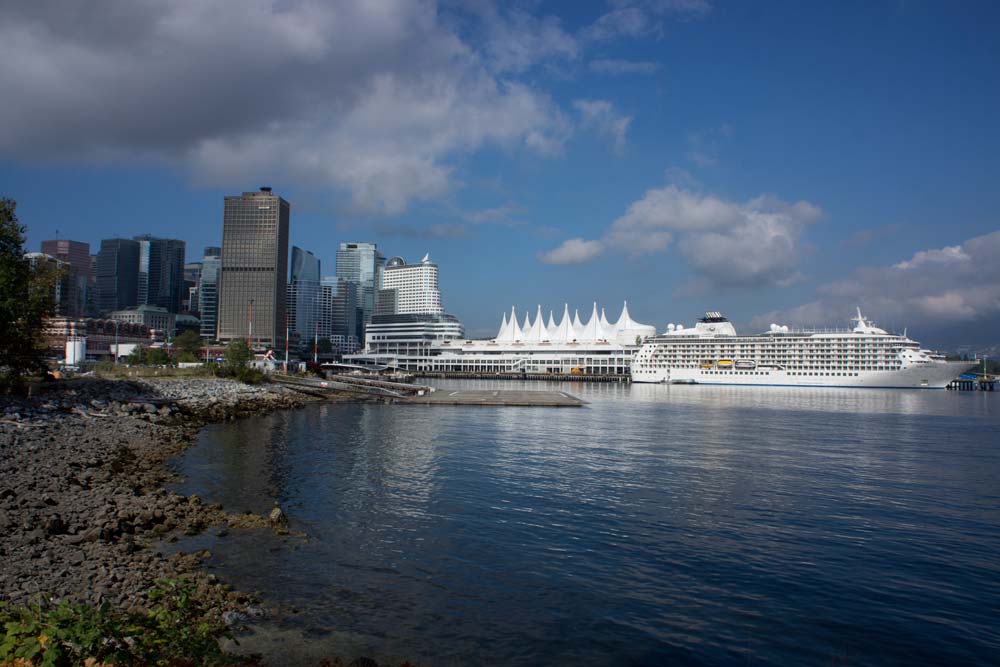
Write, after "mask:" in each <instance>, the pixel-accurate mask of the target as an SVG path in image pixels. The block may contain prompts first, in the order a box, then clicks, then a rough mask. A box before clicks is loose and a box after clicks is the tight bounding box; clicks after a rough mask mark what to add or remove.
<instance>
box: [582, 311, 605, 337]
mask: <svg viewBox="0 0 1000 667" xmlns="http://www.w3.org/2000/svg"><path fill="white" fill-rule="evenodd" d="M603 333H604V332H603V331H601V316H600V315H598V314H597V302H596V301H595V302H594V310H593V312H592V313H591V314H590V319H589V320H588V321H587V324H586V325H584V327H583V333H581V334H580V341H582V342H585V343H593V342H596V341H599V340H601V339H602V338H603V336H602V334H603Z"/></svg>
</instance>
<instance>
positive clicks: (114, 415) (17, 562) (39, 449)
mask: <svg viewBox="0 0 1000 667" xmlns="http://www.w3.org/2000/svg"><path fill="white" fill-rule="evenodd" d="M315 400H316V399H314V398H311V397H307V396H303V395H301V394H297V393H295V392H293V391H290V390H288V389H285V388H283V387H279V386H275V385H270V384H263V385H256V386H251V385H245V384H241V383H238V382H236V381H233V380H224V379H214V378H206V379H201V378H197V379H194V378H183V379H182V378H156V379H146V380H142V381H124V380H101V379H90V378H84V379H79V380H68V381H60V382H53V383H48V384H46V385H40V386H39V387H38V391H36V392H35V395H34V396H32V397H31V398H29V399H13V398H0V561H2V562H3V567H2V568H0V602H8V603H12V604H15V605H27V604H33V603H37V602H38V601H40V600H69V601H71V602H81V603H90V604H93V603H98V602H103V601H107V602H110V603H112V604H115V605H120V606H122V607H124V608H127V609H136V608H145V606H146V604H147V602H148V601H147V600H146V598H145V594H146V592H147V591H148V590H149V589H150V587H151V586H152V585H153V584H154V582H155V581H156V580H157V579H161V578H164V577H177V576H180V575H182V574H184V575H186V576H191V577H194V578H195V579H196V581H197V587H198V588H197V592H198V594H199V596H200V597H201V598H202V599H204V600H206V601H208V602H209V604H210V607H211V609H212V611H213V612H217V613H219V614H220V615H221V614H224V613H227V612H232V611H235V610H244V611H245V610H246V609H247V607H248V605H250V604H251V603H252V600H251V599H250V598H249V597H248V596H246V595H244V594H241V593H237V592H232V591H230V590H229V589H228V587H227V586H225V585H224V584H222V583H220V582H218V581H216V580H215V577H214V576H212V575H205V574H203V573H199V572H197V570H196V567H197V565H198V563H199V562H200V559H201V558H203V557H205V556H206V554H189V555H174V556H166V555H164V554H163V553H161V552H160V551H159V550H158V549H157V544H159V543H160V542H161V541H162V540H164V539H168V540H169V539H172V538H173V537H174V536H176V535H180V534H182V533H187V534H195V533H198V532H200V531H202V530H205V529H208V528H212V529H214V530H244V529H249V530H261V529H276V530H279V531H281V530H283V529H284V525H283V524H284V517H282V516H280V512H277V513H275V515H274V516H273V517H259V516H255V515H230V514H227V513H226V512H225V511H224V510H223V508H222V507H220V506H218V505H211V504H207V503H203V502H202V501H201V500H200V499H199V498H198V497H197V496H191V497H183V496H180V495H177V494H175V493H171V492H169V491H167V490H166V489H165V488H164V484H165V482H167V481H169V479H170V473H169V472H168V471H167V470H166V468H165V466H164V464H165V462H167V461H168V460H169V459H171V458H172V457H174V456H176V455H177V454H178V453H180V452H181V451H182V450H183V449H184V448H186V447H187V446H188V445H189V444H190V442H191V441H192V439H193V438H194V436H195V434H196V433H197V430H198V429H199V428H200V427H201V426H202V425H204V424H205V423H208V422H211V421H221V420H226V419H234V418H236V417H240V416H245V415H251V414H259V413H265V412H270V411H273V410H280V409H288V408H295V407H300V406H302V405H304V404H305V403H308V402H312V401H315Z"/></svg>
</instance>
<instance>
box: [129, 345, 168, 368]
mask: <svg viewBox="0 0 1000 667" xmlns="http://www.w3.org/2000/svg"><path fill="white" fill-rule="evenodd" d="M127 360H128V363H130V364H132V365H133V366H166V365H167V364H169V363H170V355H169V354H167V351H166V350H164V349H163V348H162V347H144V346H141V345H140V346H138V347H136V348H135V349H134V350H132V354H130V355H128V358H127Z"/></svg>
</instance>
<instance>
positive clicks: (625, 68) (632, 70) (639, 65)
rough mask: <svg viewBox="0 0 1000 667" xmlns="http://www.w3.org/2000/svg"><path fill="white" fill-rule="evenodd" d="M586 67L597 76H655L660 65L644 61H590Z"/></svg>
mask: <svg viewBox="0 0 1000 667" xmlns="http://www.w3.org/2000/svg"><path fill="white" fill-rule="evenodd" d="M588 67H590V70H591V71H592V72H597V73H598V74H611V75H618V74H655V73H656V72H657V71H659V69H660V64H659V63H653V62H649V61H644V60H616V59H598V60H591V61H590V64H589V65H588Z"/></svg>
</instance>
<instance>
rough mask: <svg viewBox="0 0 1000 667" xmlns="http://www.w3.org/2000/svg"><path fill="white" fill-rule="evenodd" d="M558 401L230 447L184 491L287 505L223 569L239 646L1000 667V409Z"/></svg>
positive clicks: (655, 391) (371, 416) (767, 397)
mask: <svg viewBox="0 0 1000 667" xmlns="http://www.w3.org/2000/svg"><path fill="white" fill-rule="evenodd" d="M438 386H441V387H447V388H454V387H470V388H487V387H495V388H513V387H516V386H523V387H524V388H526V389H559V390H564V391H569V392H571V393H574V394H576V395H578V396H580V397H582V398H584V399H585V400H587V401H588V402H589V403H588V405H587V406H586V407H584V408H580V409H569V408H561V409H548V408H490V407H476V406H468V407H426V406H386V405H342V404H324V405H316V406H311V407H309V408H307V409H304V410H301V411H294V412H287V413H281V414H275V415H270V416H267V417H260V418H252V419H247V420H243V421H239V422H236V423H228V424H219V425H213V426H209V427H207V428H205V429H204V430H203V432H202V433H201V435H200V437H199V440H198V442H197V443H196V445H195V446H194V447H192V448H191V449H190V450H188V451H187V452H186V453H185V454H184V455H183V456H182V458H180V459H179V460H178V461H177V462H176V467H177V470H178V471H179V472H180V473H181V474H182V475H183V476H184V482H183V483H181V484H180V485H179V490H180V491H181V492H184V493H199V494H200V495H202V497H203V498H205V499H206V500H209V501H217V502H221V503H223V504H224V506H225V507H226V508H227V509H229V510H230V511H240V510H253V511H257V512H266V511H268V510H269V509H270V508H271V507H272V506H273V505H274V504H275V503H279V504H280V505H281V506H282V507H283V508H284V509H285V511H286V512H287V513H288V515H289V516H290V518H291V521H292V528H293V529H295V530H298V531H304V532H305V533H306V534H307V535H308V539H301V538H295V537H286V538H279V537H274V536H269V535H261V534H260V533H245V532H239V531H234V532H233V533H231V534H230V535H229V536H226V537H221V538H220V537H216V536H214V534H213V533H211V532H210V533H207V534H205V535H203V536H199V537H197V538H189V539H186V540H185V541H183V542H182V543H181V545H180V546H181V548H186V549H195V548H209V549H210V550H211V551H212V552H213V557H212V559H211V561H210V563H209V566H210V567H211V568H212V569H213V570H214V571H216V572H218V573H219V574H220V576H222V577H224V578H225V579H226V580H227V581H230V582H231V583H233V584H234V585H235V586H236V587H238V588H242V589H246V590H257V591H260V592H261V593H263V595H264V596H265V597H266V598H267V599H268V600H270V601H272V602H275V603H278V604H279V605H281V607H282V609H283V610H284V611H283V612H282V613H281V614H279V615H278V617H277V618H275V619H272V620H270V621H268V622H267V623H265V624H263V625H260V626H258V628H257V631H256V632H255V633H254V634H253V635H251V636H249V637H246V638H244V639H243V640H242V642H243V644H244V646H245V647H249V648H250V649H252V650H263V651H264V652H265V653H267V654H269V655H271V656H275V655H278V656H284V661H285V662H287V664H294V663H295V662H296V661H299V662H302V663H305V662H307V661H308V659H309V658H310V657H314V656H316V655H320V654H322V653H324V652H327V653H329V652H334V651H339V652H341V654H342V655H347V656H348V657H350V656H354V655H361V654H364V655H374V656H376V657H379V656H381V657H386V656H391V657H393V658H407V659H410V660H412V661H415V662H416V661H420V662H423V663H428V664H433V665H475V664H498V665H500V664H502V665H617V666H621V665H654V664H655V665H663V664H670V665H685V664H692V665H711V664H750V665H768V664H770V665H986V664H997V663H998V662H1000V428H998V427H1000V409H998V408H1000V402H998V400H1000V396H998V395H996V394H989V393H985V392H967V393H966V392H945V391H903V390H873V389H869V390H849V389H817V388H809V389H794V388H775V387H762V388H757V387H707V386H660V385H632V386H629V385H602V384H575V383H567V384H559V385H555V384H541V383H526V384H524V385H517V384H516V383H510V382H500V383H489V382H439V383H438Z"/></svg>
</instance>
